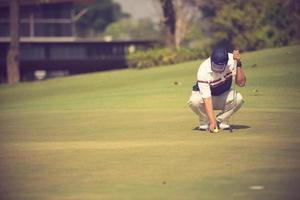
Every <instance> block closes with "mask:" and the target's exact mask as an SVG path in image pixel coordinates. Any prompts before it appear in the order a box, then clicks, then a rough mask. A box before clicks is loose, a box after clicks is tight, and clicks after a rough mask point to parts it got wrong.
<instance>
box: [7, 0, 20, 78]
mask: <svg viewBox="0 0 300 200" xmlns="http://www.w3.org/2000/svg"><path fill="white" fill-rule="evenodd" d="M19 54H20V53H19V0H11V1H10V47H9V50H8V54H7V81H8V84H14V83H18V82H19V81H20V70H19V59H20V56H19Z"/></svg>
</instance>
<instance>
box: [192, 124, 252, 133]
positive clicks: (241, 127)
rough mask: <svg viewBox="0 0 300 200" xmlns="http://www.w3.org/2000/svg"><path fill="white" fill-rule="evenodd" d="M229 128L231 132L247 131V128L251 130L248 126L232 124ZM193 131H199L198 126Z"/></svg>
mask: <svg viewBox="0 0 300 200" xmlns="http://www.w3.org/2000/svg"><path fill="white" fill-rule="evenodd" d="M231 128H232V129H233V130H241V129H248V128H251V127H250V126H247V125H241V124H232V125H231ZM193 130H194V131H199V130H200V129H199V127H198V126H196V127H195V128H194V129H193Z"/></svg>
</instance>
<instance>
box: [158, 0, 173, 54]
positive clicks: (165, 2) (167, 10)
mask: <svg viewBox="0 0 300 200" xmlns="http://www.w3.org/2000/svg"><path fill="white" fill-rule="evenodd" d="M160 3H161V6H162V10H163V15H164V20H163V21H164V23H165V25H166V28H167V30H166V31H167V33H166V46H167V47H169V48H171V49H174V48H175V31H176V13H175V11H174V6H173V1H172V0H160Z"/></svg>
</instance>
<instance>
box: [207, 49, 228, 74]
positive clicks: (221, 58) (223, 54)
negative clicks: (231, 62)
mask: <svg viewBox="0 0 300 200" xmlns="http://www.w3.org/2000/svg"><path fill="white" fill-rule="evenodd" d="M210 60H211V69H212V71H214V72H218V73H221V72H223V71H224V70H225V68H226V66H227V63H228V52H227V51H226V50H225V49H224V48H221V47H217V48H215V49H214V50H213V52H212V54H211V56H210Z"/></svg>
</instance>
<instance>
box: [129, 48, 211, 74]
mask: <svg viewBox="0 0 300 200" xmlns="http://www.w3.org/2000/svg"><path fill="white" fill-rule="evenodd" d="M208 55H209V48H207V49H187V48H181V49H179V50H171V49H169V48H163V49H151V50H147V51H138V52H135V53H132V54H129V55H128V56H127V63H128V67H129V68H135V69H143V68H149V67H154V66H159V65H169V64H175V63H181V62H184V61H190V60H197V59H202V58H205V57H207V56H208Z"/></svg>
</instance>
